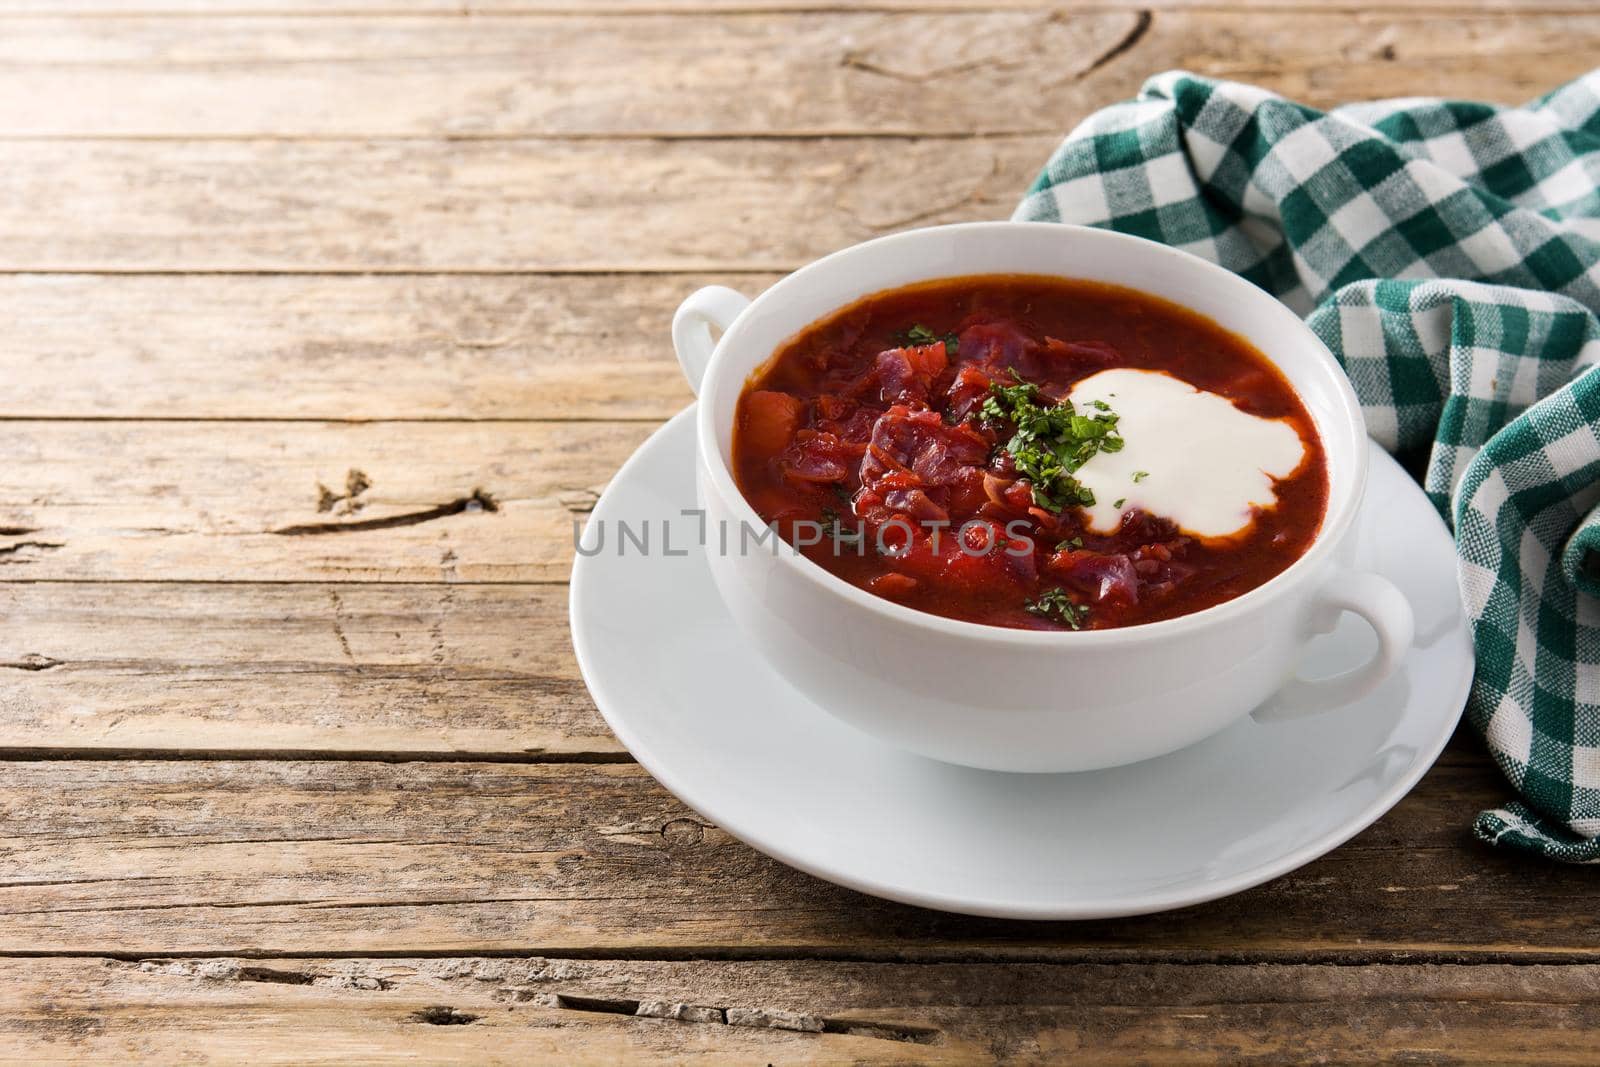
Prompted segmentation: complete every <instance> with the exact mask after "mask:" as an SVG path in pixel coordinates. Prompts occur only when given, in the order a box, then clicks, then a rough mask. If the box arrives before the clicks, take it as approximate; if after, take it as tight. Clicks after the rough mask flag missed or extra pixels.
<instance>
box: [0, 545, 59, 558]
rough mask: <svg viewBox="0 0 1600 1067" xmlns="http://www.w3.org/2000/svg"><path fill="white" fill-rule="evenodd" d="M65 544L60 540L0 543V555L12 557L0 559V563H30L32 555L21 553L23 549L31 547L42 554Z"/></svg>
mask: <svg viewBox="0 0 1600 1067" xmlns="http://www.w3.org/2000/svg"><path fill="white" fill-rule="evenodd" d="M65 547H66V545H65V544H64V543H62V542H60V541H16V542H14V543H12V544H9V545H0V556H4V557H14V558H5V559H0V563H32V562H34V557H33V556H32V555H24V554H22V553H23V551H24V550H25V549H32V550H33V551H34V552H35V553H39V554H43V553H45V552H53V551H55V550H56V549H58V548H65Z"/></svg>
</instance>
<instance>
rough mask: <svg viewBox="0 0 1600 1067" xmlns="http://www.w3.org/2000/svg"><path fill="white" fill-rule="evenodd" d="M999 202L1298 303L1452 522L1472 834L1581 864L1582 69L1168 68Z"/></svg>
mask: <svg viewBox="0 0 1600 1067" xmlns="http://www.w3.org/2000/svg"><path fill="white" fill-rule="evenodd" d="M1013 217H1014V218H1016V219H1018V220H1047V221H1052V222H1076V223H1083V224H1087V225H1093V226H1103V227H1107V228H1109V229H1113V230H1120V231H1123V232H1124V233H1133V234H1138V235H1139V236H1141V237H1148V238H1152V239H1154V240H1157V241H1162V242H1165V243H1166V244H1170V245H1173V246H1175V247H1178V248H1182V249H1185V250H1187V251H1189V252H1193V253H1195V254H1197V255H1200V256H1203V257H1204V258H1206V259H1209V260H1212V261H1213V262H1216V263H1220V264H1221V265H1222V266H1224V267H1227V268H1228V269H1229V270H1232V271H1234V272H1236V273H1238V274H1240V275H1243V276H1244V277H1245V278H1248V279H1249V280H1251V281H1253V282H1255V283H1256V284H1257V285H1259V286H1261V287H1262V288H1264V289H1266V290H1267V291H1269V292H1271V293H1273V294H1274V295H1275V296H1277V297H1278V298H1279V299H1280V300H1282V301H1283V302H1284V303H1285V304H1287V305H1288V306H1289V307H1291V308H1293V309H1294V310H1295V311H1296V312H1298V313H1299V314H1301V315H1303V316H1305V319H1306V322H1307V323H1308V324H1309V325H1310V326H1311V328H1312V329H1313V330H1314V331H1316V334H1317V336H1319V337H1320V338H1322V340H1323V341H1324V342H1325V343H1326V344H1327V346H1328V348H1329V349H1331V350H1332V352H1333V353H1334V355H1335V356H1337V357H1338V358H1339V360H1340V362H1341V363H1342V364H1343V365H1344V368H1345V371H1346V372H1347V373H1348V374H1349V375H1350V380H1351V381H1352V382H1353V383H1354V385H1355V390H1356V393H1357V395H1359V396H1360V398H1361V403H1362V409H1363V411H1364V413H1365V415H1366V419H1367V426H1368V428H1369V429H1370V431H1371V433H1372V436H1373V437H1374V438H1375V439H1376V440H1377V441H1378V443H1379V444H1381V445H1382V446H1383V447H1384V448H1386V449H1388V450H1389V451H1390V452H1393V453H1395V454H1397V455H1398V456H1400V457H1401V458H1402V460H1411V461H1413V462H1412V463H1411V465H1412V466H1413V468H1414V469H1425V471H1426V473H1425V475H1424V477H1423V488H1424V489H1425V490H1426V492H1427V494H1428V496H1429V497H1430V498H1431V499H1432V500H1433V503H1434V505H1435V506H1436V507H1437V508H1438V509H1439V511H1440V512H1441V514H1443V515H1444V517H1445V519H1446V520H1447V521H1448V522H1450V524H1451V526H1452V528H1453V529H1454V531H1455V541H1456V554H1457V556H1458V557H1459V572H1460V579H1461V594H1462V598H1463V601H1464V603H1465V605H1466V609H1467V612H1468V614H1469V616H1470V617H1471V620H1472V630H1473V641H1474V644H1475V645H1476V648H1477V659H1478V668H1477V676H1476V678H1475V679H1474V680H1473V685H1472V695H1471V698H1470V700H1469V703H1468V705H1467V714H1468V717H1469V718H1470V719H1471V721H1472V723H1473V725H1474V726H1476V727H1477V728H1478V730H1479V731H1480V732H1482V734H1483V735H1484V737H1485V739H1486V740H1487V741H1488V744H1489V748H1490V750H1491V752H1492V753H1493V754H1494V758H1495V760H1496V761H1497V762H1498V763H1499V765H1500V767H1501V769H1502V770H1504V771H1505V773H1506V775H1507V777H1509V778H1510V779H1511V783H1512V784H1513V785H1514V786H1515V787H1516V789H1517V791H1518V793H1520V795H1521V799H1520V800H1517V801H1511V802H1509V803H1507V804H1506V805H1505V806H1504V807H1502V808H1498V809H1495V810H1493V811H1486V812H1483V813H1482V814H1480V815H1479V816H1478V818H1477V822H1476V824H1475V829H1476V831H1477V834H1478V836H1479V837H1481V838H1483V839H1484V840H1485V841H1489V842H1491V843H1493V844H1498V845H1503V846H1509V847H1513V848H1518V849H1523V850H1525V851H1530V852H1535V853H1538V854H1541V855H1544V856H1548V857H1551V858H1554V859H1559V860H1566V861H1569V862H1577V863H1596V862H1600V506H1597V505H1600V367H1597V364H1600V320H1597V318H1596V315H1597V313H1600V70H1596V71H1594V72H1592V73H1590V74H1587V75H1585V76H1584V77H1582V78H1579V79H1578V80H1576V81H1574V82H1572V83H1570V84H1568V85H1566V86H1564V87H1562V88H1560V89H1557V90H1556V91H1555V92H1553V93H1550V94H1549V95H1548V96H1545V97H1543V98H1541V99H1539V100H1535V101H1534V102H1533V103H1531V104H1528V105H1527V106H1525V107H1520V108H1502V107H1497V106H1494V105H1490V104H1475V103H1465V102H1458V101H1445V100H1423V99H1407V100H1388V101H1382V102H1378V103H1367V104H1353V105H1350V106H1346V107H1341V108H1337V109H1335V110H1333V111H1330V112H1326V113H1324V112H1321V111H1316V110H1313V109H1312V108H1309V107H1305V106H1303V105H1300V104H1296V103H1293V102H1292V101H1289V100H1285V99H1283V98H1282V97H1278V96H1274V95H1272V94H1271V93H1268V92H1265V91H1263V90H1261V89H1258V88H1254V87H1251V86H1247V85H1239V84H1235V83H1231V82H1218V81H1212V80H1209V79H1206V78H1200V77H1196V76H1194V75H1191V74H1186V73H1183V72H1181V71H1180V72H1170V73H1167V74H1161V75H1158V76H1156V77H1154V78H1152V79H1150V80H1149V81H1148V82H1146V83H1145V85H1144V88H1143V89H1142V90H1141V91H1140V93H1139V96H1138V97H1137V98H1136V99H1134V100H1131V101H1129V102H1127V103H1123V104H1117V105H1115V106H1113V107H1109V108H1106V109H1105V110H1103V111H1101V112H1099V113H1097V114H1095V115H1092V116H1091V117H1090V118H1089V119H1088V120H1087V121H1085V122H1084V123H1083V124H1082V125H1080V126H1079V127H1078V128H1077V129H1075V130H1073V131H1072V133H1071V134H1069V135H1068V136H1067V139H1066V141H1065V142H1063V143H1062V145H1061V147H1060V148H1058V149H1057V150H1056V152H1055V154H1054V155H1053V156H1051V158H1050V161H1049V163H1048V164H1046V166H1045V170H1044V173H1043V174H1041V175H1040V176H1039V179H1038V181H1036V182H1035V183H1034V185H1033V188H1032V189H1030V190H1029V191H1028V195H1027V198H1026V199H1024V200H1023V202H1022V205H1021V206H1020V207H1019V208H1018V209H1017V211H1016V214H1015V216H1013Z"/></svg>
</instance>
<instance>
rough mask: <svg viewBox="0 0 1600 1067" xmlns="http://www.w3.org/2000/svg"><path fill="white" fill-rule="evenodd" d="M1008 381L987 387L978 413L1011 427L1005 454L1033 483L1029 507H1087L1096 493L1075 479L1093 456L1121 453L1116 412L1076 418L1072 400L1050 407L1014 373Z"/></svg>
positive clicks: (1102, 411) (1101, 408)
mask: <svg viewBox="0 0 1600 1067" xmlns="http://www.w3.org/2000/svg"><path fill="white" fill-rule="evenodd" d="M1011 376H1012V377H1013V378H1015V379H1016V382H1017V384H1016V385H1001V384H999V383H998V382H995V383H992V384H991V385H990V386H989V393H990V395H989V396H988V397H987V398H986V399H985V400H984V402H983V407H982V408H981V409H980V413H981V414H982V416H983V418H984V419H986V420H988V421H990V422H1008V423H1010V424H1011V425H1012V427H1013V428H1014V433H1013V434H1012V437H1011V440H1010V441H1009V442H1008V443H1007V444H1006V445H1005V451H1007V452H1009V453H1011V460H1012V462H1013V463H1015V464H1016V467H1017V470H1018V471H1020V472H1021V473H1022V474H1023V475H1025V476H1026V477H1027V479H1028V481H1029V483H1031V484H1032V486H1033V502H1034V503H1035V504H1037V505H1038V506H1039V507H1041V508H1048V509H1050V510H1051V511H1060V510H1061V509H1062V508H1064V507H1067V506H1069V505H1073V504H1076V505H1080V506H1082V507H1089V506H1091V505H1092V504H1094V493H1092V492H1091V491H1090V490H1089V489H1088V488H1087V487H1085V486H1084V485H1083V484H1082V483H1080V482H1079V481H1078V479H1077V478H1075V477H1073V475H1074V474H1075V473H1076V472H1077V470H1078V468H1079V467H1082V466H1083V465H1084V464H1085V463H1087V462H1089V460H1090V459H1092V458H1093V457H1094V456H1095V455H1096V454H1097V453H1100V452H1118V451H1120V450H1121V449H1122V445H1123V441H1122V435H1121V434H1119V433H1118V432H1117V415H1116V412H1114V411H1112V410H1111V409H1110V408H1107V407H1105V406H1104V405H1103V404H1102V405H1100V406H1099V413H1098V414H1095V415H1080V414H1078V413H1077V411H1076V410H1074V408H1073V406H1072V402H1071V401H1070V400H1066V401H1062V402H1061V403H1059V404H1057V403H1054V402H1052V401H1051V400H1050V399H1049V398H1048V397H1045V396H1044V395H1043V394H1041V393H1040V392H1039V387H1038V386H1036V385H1033V384H1031V383H1029V382H1025V381H1023V380H1022V376H1021V375H1019V374H1018V373H1017V372H1016V371H1015V370H1013V371H1012V372H1011Z"/></svg>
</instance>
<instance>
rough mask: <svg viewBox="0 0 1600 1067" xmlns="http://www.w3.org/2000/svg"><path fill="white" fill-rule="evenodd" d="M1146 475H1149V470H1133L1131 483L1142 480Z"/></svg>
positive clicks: (1137, 482)
mask: <svg viewBox="0 0 1600 1067" xmlns="http://www.w3.org/2000/svg"><path fill="white" fill-rule="evenodd" d="M1148 477H1150V472H1149V471H1134V472H1133V484H1135V485H1138V484H1139V483H1140V482H1142V481H1144V480H1145V479H1146V478H1148Z"/></svg>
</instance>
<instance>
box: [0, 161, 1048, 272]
mask: <svg viewBox="0 0 1600 1067" xmlns="http://www.w3.org/2000/svg"><path fill="white" fill-rule="evenodd" d="M1056 140H1057V138H1056V137H1055V136H1053V135H1048V136H1037V137H1006V138H992V139H991V138H974V139H963V140H954V141H949V140H903V139H893V138H891V139H871V138H869V139H855V140H842V141H841V140H823V141H811V140H801V141H794V140H779V141H740V140H735V141H670V142H648V141H581V142H571V141H496V142H484V141H471V142H453V143H452V142H435V141H425V142H414V141H398V142H396V141H388V142H365V143H356V142H348V141H333V142H263V141H208V142H201V141H173V142H159V141H157V142H151V141H132V142H130V141H10V142H6V143H5V153H6V159H7V163H8V166H6V167H5V168H4V169H3V170H0V230H3V231H4V232H5V233H6V235H7V238H8V240H7V241H6V242H5V243H4V245H3V246H0V270H51V271H99V270H115V271H162V270H178V271H205V270H227V271H234V270H238V271H276V270H286V271H293V270H315V271H319V272H344V271H356V272H361V271H390V272H394V271H401V272H416V271H431V270H440V271H458V270H488V271H497V270H516V271H522V270H532V271H540V270H583V271H612V270H618V269H621V270H628V271H656V270H787V269H792V268H793V267H795V266H798V265H800V264H801V263H803V262H805V261H807V260H810V259H813V258H815V257H816V256H818V255H821V254H823V253H825V252H830V251H833V250H834V249H836V248H840V247H843V246H844V245H848V244H853V243H855V242H857V241H861V240H864V239H866V238H868V237H873V236H877V235H879V234H883V233H888V232H891V231H894V230H899V229H905V228H907V227H911V226H917V225H923V224H934V223H940V222H956V221H966V220H972V219H994V218H1004V217H1006V216H1007V215H1009V214H1010V212H1011V209H1012V208H1013V207H1014V206H1015V203H1016V200H1017V198H1018V197H1019V196H1020V195H1021V191H1022V190H1023V189H1024V188H1026V186H1027V185H1028V183H1029V182H1031V181H1032V180H1033V177H1034V174H1035V172H1036V171H1037V170H1038V168H1039V166H1040V165H1041V164H1042V163H1043V161H1044V159H1045V158H1046V157H1047V156H1048V154H1049V152H1050V149H1051V148H1052V147H1053V146H1054V144H1055V142H1056Z"/></svg>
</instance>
